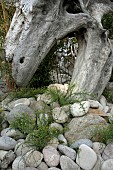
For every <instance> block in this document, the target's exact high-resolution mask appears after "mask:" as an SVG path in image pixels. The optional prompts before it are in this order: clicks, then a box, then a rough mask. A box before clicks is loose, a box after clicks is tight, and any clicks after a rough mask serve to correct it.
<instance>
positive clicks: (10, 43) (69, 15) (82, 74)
mask: <svg viewBox="0 0 113 170" xmlns="http://www.w3.org/2000/svg"><path fill="white" fill-rule="evenodd" d="M70 9H71V10H70ZM69 11H71V12H69ZM109 11H112V4H111V2H110V1H109V0H95V2H93V0H84V1H83V0H78V1H74V0H73V1H70V0H54V1H51V0H48V2H46V1H45V0H40V1H37V0H33V1H30V0H27V1H26V2H24V1H23V0H20V2H19V3H18V5H17V9H16V12H15V15H14V17H13V20H12V24H11V26H10V29H9V32H8V34H7V36H6V44H5V46H6V58H7V59H11V60H13V77H14V79H15V81H16V83H17V85H19V86H26V85H27V84H28V82H29V81H30V79H31V78H32V76H33V74H34V73H35V71H36V70H37V68H38V66H39V65H40V63H41V62H42V60H43V59H44V58H45V56H46V55H47V54H48V52H49V51H50V49H51V48H52V47H53V45H54V43H55V42H56V41H57V40H58V39H61V38H63V37H65V36H66V35H67V34H68V33H70V32H75V31H76V32H77V35H78V42H79V52H78V56H77V60H76V62H75V67H74V72H73V76H72V83H74V84H75V89H74V92H76V91H86V92H88V93H89V94H92V93H95V94H96V96H97V97H99V96H100V95H101V94H102V92H103V90H104V88H105V86H106V84H107V82H108V81H109V78H110V75H111V70H112V63H113V61H112V60H113V51H112V47H111V43H110V40H109V39H108V35H107V31H106V30H104V29H103V27H102V24H101V19H102V16H103V15H104V14H105V13H108V12H109Z"/></svg>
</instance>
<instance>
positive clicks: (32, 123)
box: [10, 113, 36, 136]
mask: <svg viewBox="0 0 113 170" xmlns="http://www.w3.org/2000/svg"><path fill="white" fill-rule="evenodd" d="M10 127H11V128H12V129H17V130H19V131H21V132H22V133H23V134H24V135H25V136H26V135H27V134H29V133H31V132H32V131H33V129H34V128H35V127H36V119H33V118H31V117H30V116H29V115H28V114H25V113H23V114H22V116H21V117H20V116H17V118H16V119H15V121H13V122H11V124H10Z"/></svg>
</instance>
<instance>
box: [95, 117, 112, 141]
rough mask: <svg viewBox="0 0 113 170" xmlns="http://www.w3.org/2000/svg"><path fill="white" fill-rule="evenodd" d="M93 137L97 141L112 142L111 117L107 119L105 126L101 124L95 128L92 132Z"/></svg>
mask: <svg viewBox="0 0 113 170" xmlns="http://www.w3.org/2000/svg"><path fill="white" fill-rule="evenodd" d="M93 138H96V139H97V140H98V141H99V142H103V143H105V144H107V142H108V141H112V142H113V117H112V119H110V120H109V124H108V125H107V126H101V128H100V127H98V126H97V128H96V129H95V131H94V132H93Z"/></svg>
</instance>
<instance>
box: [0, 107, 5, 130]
mask: <svg viewBox="0 0 113 170" xmlns="http://www.w3.org/2000/svg"><path fill="white" fill-rule="evenodd" d="M2 111H3V110H2V108H0V131H1V130H2V122H3V119H4V117H3V116H2V115H1V113H2Z"/></svg>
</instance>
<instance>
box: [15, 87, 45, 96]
mask: <svg viewBox="0 0 113 170" xmlns="http://www.w3.org/2000/svg"><path fill="white" fill-rule="evenodd" d="M45 91H46V87H43V88H37V89H35V88H21V89H19V90H17V91H14V92H12V96H13V98H18V99H19V98H24V97H25V98H29V97H35V95H37V94H43V93H44V92H45Z"/></svg>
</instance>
